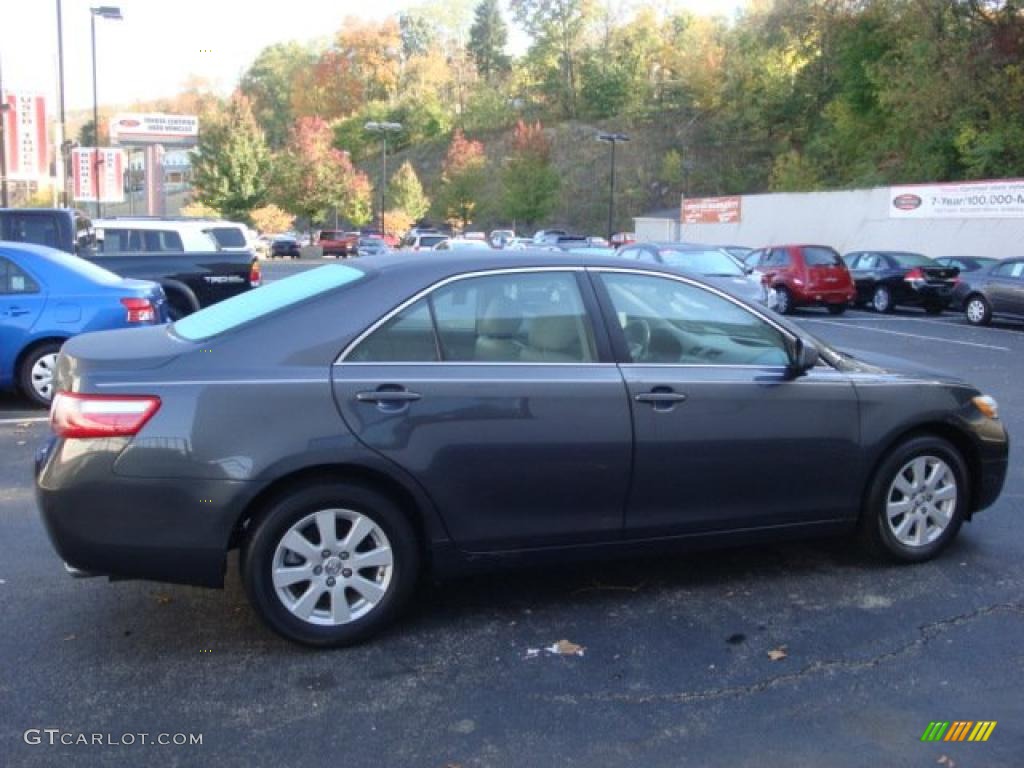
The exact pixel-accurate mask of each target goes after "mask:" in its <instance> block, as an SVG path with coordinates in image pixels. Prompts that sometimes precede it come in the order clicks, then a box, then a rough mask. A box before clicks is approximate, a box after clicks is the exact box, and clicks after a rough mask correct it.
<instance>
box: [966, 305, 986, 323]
mask: <svg viewBox="0 0 1024 768" xmlns="http://www.w3.org/2000/svg"><path fill="white" fill-rule="evenodd" d="M967 319H968V320H970V321H971V322H972V323H974V324H975V325H979V324H981V323H983V322H984V321H985V302H983V301H982V300H981V299H971V300H970V301H969V302H967Z"/></svg>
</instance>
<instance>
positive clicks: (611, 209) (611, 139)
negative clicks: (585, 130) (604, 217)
mask: <svg viewBox="0 0 1024 768" xmlns="http://www.w3.org/2000/svg"><path fill="white" fill-rule="evenodd" d="M597 140H598V141H606V142H608V143H609V144H611V145H612V169H611V176H610V179H609V183H608V237H609V238H610V237H611V236H612V235H613V234H615V230H614V227H615V145H616V144H618V143H619V142H620V141H629V136H627V135H626V134H624V133H599V134H597Z"/></svg>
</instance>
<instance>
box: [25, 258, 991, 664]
mask: <svg viewBox="0 0 1024 768" xmlns="http://www.w3.org/2000/svg"><path fill="white" fill-rule="evenodd" d="M435 256H436V257H435V258H430V259H424V258H423V257H422V255H420V254H415V253H409V254H404V253H394V254H389V255H388V256H384V257H373V256H371V257H367V258H364V259H360V260H357V261H354V262H350V263H348V264H333V265H329V266H324V267H320V268H318V269H314V270H310V271H308V272H304V273H301V274H298V275H294V276H292V277H289V278H286V279H284V280H280V281H277V282H274V283H271V284H270V285H268V286H265V287H263V288H260V289H259V290H256V291H251V292H248V293H245V294H243V295H241V296H239V297H237V298H234V299H230V300H228V301H225V302H222V303H220V304H217V305H215V306H213V307H210V308H208V309H205V310H203V311H201V312H197V313H195V314H193V315H190V316H189V317H186V318H184V319H182V320H179V321H178V322H176V323H174V324H172V325H170V326H163V327H156V328H150V329H135V330H128V331H113V332H103V333H93V334H86V335H85V336H81V337H76V338H74V339H71V340H70V341H68V342H67V343H66V344H65V345H64V347H63V348H62V351H61V354H60V357H59V358H58V363H57V374H56V379H55V382H56V384H55V388H56V390H57V394H56V396H55V398H54V403H53V407H52V412H51V413H52V425H53V429H54V435H53V437H52V439H51V440H50V441H49V442H48V443H47V444H46V446H44V447H43V448H42V449H41V450H40V451H39V453H38V455H37V458H36V489H37V497H38V500H39V505H40V508H41V512H42V518H43V521H44V523H45V525H46V528H47V530H48V532H49V535H50V538H51V540H52V542H53V545H54V547H55V548H56V550H57V552H58V553H59V554H60V556H61V558H62V559H63V560H64V561H65V563H66V564H67V568H68V569H69V570H71V571H72V572H73V573H75V574H77V575H89V574H104V575H109V576H113V577H116V578H144V579H155V580H162V581H171V582H179V583H185V584H199V585H207V586H222V585H223V583H224V571H225V568H226V564H227V562H228V560H227V555H228V552H229V550H231V549H233V548H239V549H240V550H241V555H240V558H239V563H240V566H241V575H242V581H243V583H244V585H245V588H246V590H247V592H248V595H249V598H250V600H251V602H252V604H253V605H254V607H255V608H256V610H257V611H258V613H259V614H260V616H261V617H262V618H263V619H264V621H265V622H266V623H267V624H268V626H270V627H271V628H272V629H273V630H275V631H276V632H279V633H280V634H281V635H283V636H285V637H287V638H290V639H292V640H295V641H298V642H302V643H306V644H310V645H315V646H336V645H345V644H350V643H354V642H358V641H360V640H362V639H365V638H367V637H370V636H371V635H373V634H374V633H376V632H378V631H379V630H381V629H383V628H384V627H385V626H386V625H387V624H389V623H390V622H391V621H392V620H393V619H394V618H395V617H396V616H397V615H398V614H399V613H400V611H401V609H402V608H403V607H404V606H405V605H407V604H408V602H409V599H410V597H411V596H412V594H413V592H414V589H415V586H416V583H417V581H418V580H419V579H420V578H421V577H422V576H423V575H424V574H425V573H427V572H432V573H434V574H446V573H452V572H456V571H459V570H462V569H465V568H470V567H481V566H483V567H486V566H488V564H495V565H496V564H500V563H509V562H516V561H527V560H537V559H541V560H543V559H544V558H551V557H555V558H557V559H558V560H560V561H564V560H566V559H568V558H572V557H581V556H590V555H598V554H606V555H607V554H619V555H621V554H626V553H634V554H635V553H637V552H640V551H644V550H647V549H649V548H651V547H652V546H660V547H664V546H665V545H666V544H671V545H673V546H678V547H685V546H688V545H707V544H708V543H712V544H722V545H725V544H736V543H743V542H752V541H760V540H764V539H768V538H779V537H792V536H807V535H815V536H816V535H824V534H848V533H854V532H856V533H857V534H858V535H859V537H860V538H861V540H862V541H863V542H864V543H865V544H866V545H867V546H869V547H870V548H871V549H873V550H877V551H879V552H881V553H884V554H885V555H887V556H888V557H890V558H892V559H894V560H897V561H903V562H918V561H923V560H927V559H929V558H931V557H934V556H935V555H937V554H938V553H939V552H940V551H942V549H943V548H945V547H946V546H947V545H948V544H949V543H950V541H951V540H952V539H953V537H954V536H955V535H956V534H957V531H958V530H959V528H960V526H961V524H962V523H963V522H965V521H967V520H970V519H971V517H972V516H973V515H974V514H975V513H977V512H978V511H979V510H982V509H984V508H986V507H987V506H989V505H990V504H992V503H993V502H994V501H995V499H996V498H997V496H998V495H999V493H1000V491H1001V489H1002V485H1003V481H1004V478H1005V475H1006V469H1007V436H1006V432H1005V430H1004V428H1003V424H1002V422H1001V421H1000V420H999V414H998V407H997V405H996V403H995V401H994V400H992V398H990V397H987V396H985V395H983V394H982V393H981V392H979V391H978V390H976V389H975V388H973V387H971V386H970V385H969V384H966V383H963V382H960V381H957V380H954V379H951V378H949V377H946V376H943V375H941V374H936V373H933V372H927V371H919V370H900V368H899V366H889V365H888V364H887V363H885V362H884V361H875V362H870V361H868V360H865V359H861V358H857V357H852V356H850V355H847V354H844V353H841V352H838V351H836V350H834V349H831V348H830V347H828V346H826V345H825V344H824V343H822V342H820V341H818V340H816V339H815V338H813V337H812V336H809V335H808V334H807V333H805V332H804V331H802V330H801V329H800V328H799V327H797V326H794V325H791V324H789V323H788V322H786V321H785V319H784V318H781V317H778V316H776V315H775V314H774V313H772V312H769V311H768V310H766V309H765V308H764V307H762V306H760V305H757V304H753V303H748V302H745V301H743V300H742V299H739V298H737V297H735V296H733V295H731V294H729V293H728V292H726V291H723V290H721V289H720V288H718V287H716V286H715V285H712V284H710V283H708V282H705V281H702V280H699V279H696V278H693V277H688V276H686V275H682V274H680V273H679V272H677V271H673V270H672V269H670V268H668V267H664V266H661V265H658V264H653V263H652V264H640V263H637V262H629V261H626V260H623V259H620V258H616V257H612V258H608V257H604V258H602V257H591V256H586V255H572V254H563V253H551V252H531V251H524V252H513V253H508V252H504V251H481V252H460V253H449V254H445V253H440V252H439V253H437V254H435Z"/></svg>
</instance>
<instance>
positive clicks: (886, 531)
mask: <svg viewBox="0 0 1024 768" xmlns="http://www.w3.org/2000/svg"><path fill="white" fill-rule="evenodd" d="M967 483H968V475H967V467H966V465H965V464H964V460H963V457H962V456H961V455H960V453H959V452H958V451H957V450H956V448H954V447H953V446H952V445H951V444H950V443H948V442H947V441H945V440H943V439H941V438H938V437H930V436H922V437H916V438H913V439H910V440H908V441H906V442H905V443H903V444H902V445H900V446H899V447H897V448H896V449H895V450H894V451H892V452H891V453H890V454H889V455H888V456H887V457H886V458H885V460H884V461H883V462H882V464H881V466H880V467H879V468H878V471H877V472H876V473H875V476H874V479H873V480H872V482H871V487H870V488H869V490H868V496H867V502H866V506H865V508H864V510H863V513H862V515H861V521H860V528H861V537H862V540H863V541H864V543H865V544H866V545H867V547H868V549H870V550H872V551H874V552H877V553H879V554H882V555H884V556H886V557H887V558H889V559H891V560H896V561H899V562H905V563H916V562H922V561H924V560H929V559H931V558H933V557H935V556H936V555H937V554H938V553H939V552H941V551H942V550H943V549H944V548H945V547H946V546H947V545H948V544H949V543H950V542H951V541H952V540H953V538H954V537H955V536H956V534H957V531H958V530H960V525H961V523H962V522H963V519H964V515H965V514H966V510H967V502H968V499H969V498H970V496H969V493H968V487H967Z"/></svg>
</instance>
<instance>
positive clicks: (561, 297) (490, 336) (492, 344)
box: [346, 272, 597, 363]
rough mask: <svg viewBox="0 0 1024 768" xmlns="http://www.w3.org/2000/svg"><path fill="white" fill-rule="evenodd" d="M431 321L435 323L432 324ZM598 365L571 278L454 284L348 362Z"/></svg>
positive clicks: (390, 324) (403, 315) (525, 276)
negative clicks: (591, 363) (595, 363)
mask: <svg viewBox="0 0 1024 768" xmlns="http://www.w3.org/2000/svg"><path fill="white" fill-rule="evenodd" d="M435 323H436V325H435ZM596 359H597V354H596V352H595V347H594V337H593V331H592V329H591V326H590V320H589V318H588V316H587V313H586V310H585V309H584V306H583V299H582V297H581V296H580V292H579V287H578V286H577V284H576V278H575V275H574V274H572V273H562V272H534V273H509V274H500V275H486V276H482V277H473V278H467V279H464V280H456V281H454V282H451V283H449V284H447V285H444V286H441V287H440V288H438V289H437V290H435V291H434V292H433V293H431V294H430V295H429V296H428V297H426V298H424V299H420V300H419V301H417V302H416V303H414V304H412V305H410V306H409V307H407V308H406V309H404V310H403V311H402V312H400V313H399V314H397V315H395V316H394V317H392V318H391V319H390V320H388V321H387V322H386V323H384V324H383V325H382V326H380V327H379V328H377V329H376V330H375V331H374V332H373V333H371V334H370V335H369V336H367V337H366V338H365V339H364V340H363V341H362V342H360V344H359V345H358V346H357V347H356V348H355V349H354V350H353V351H352V352H351V353H350V354H349V355H348V356H347V358H346V360H348V361H352V362H391V363H397V362H409V363H415V362H434V361H441V362H469V363H586V362H592V361H595V360H596Z"/></svg>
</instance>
